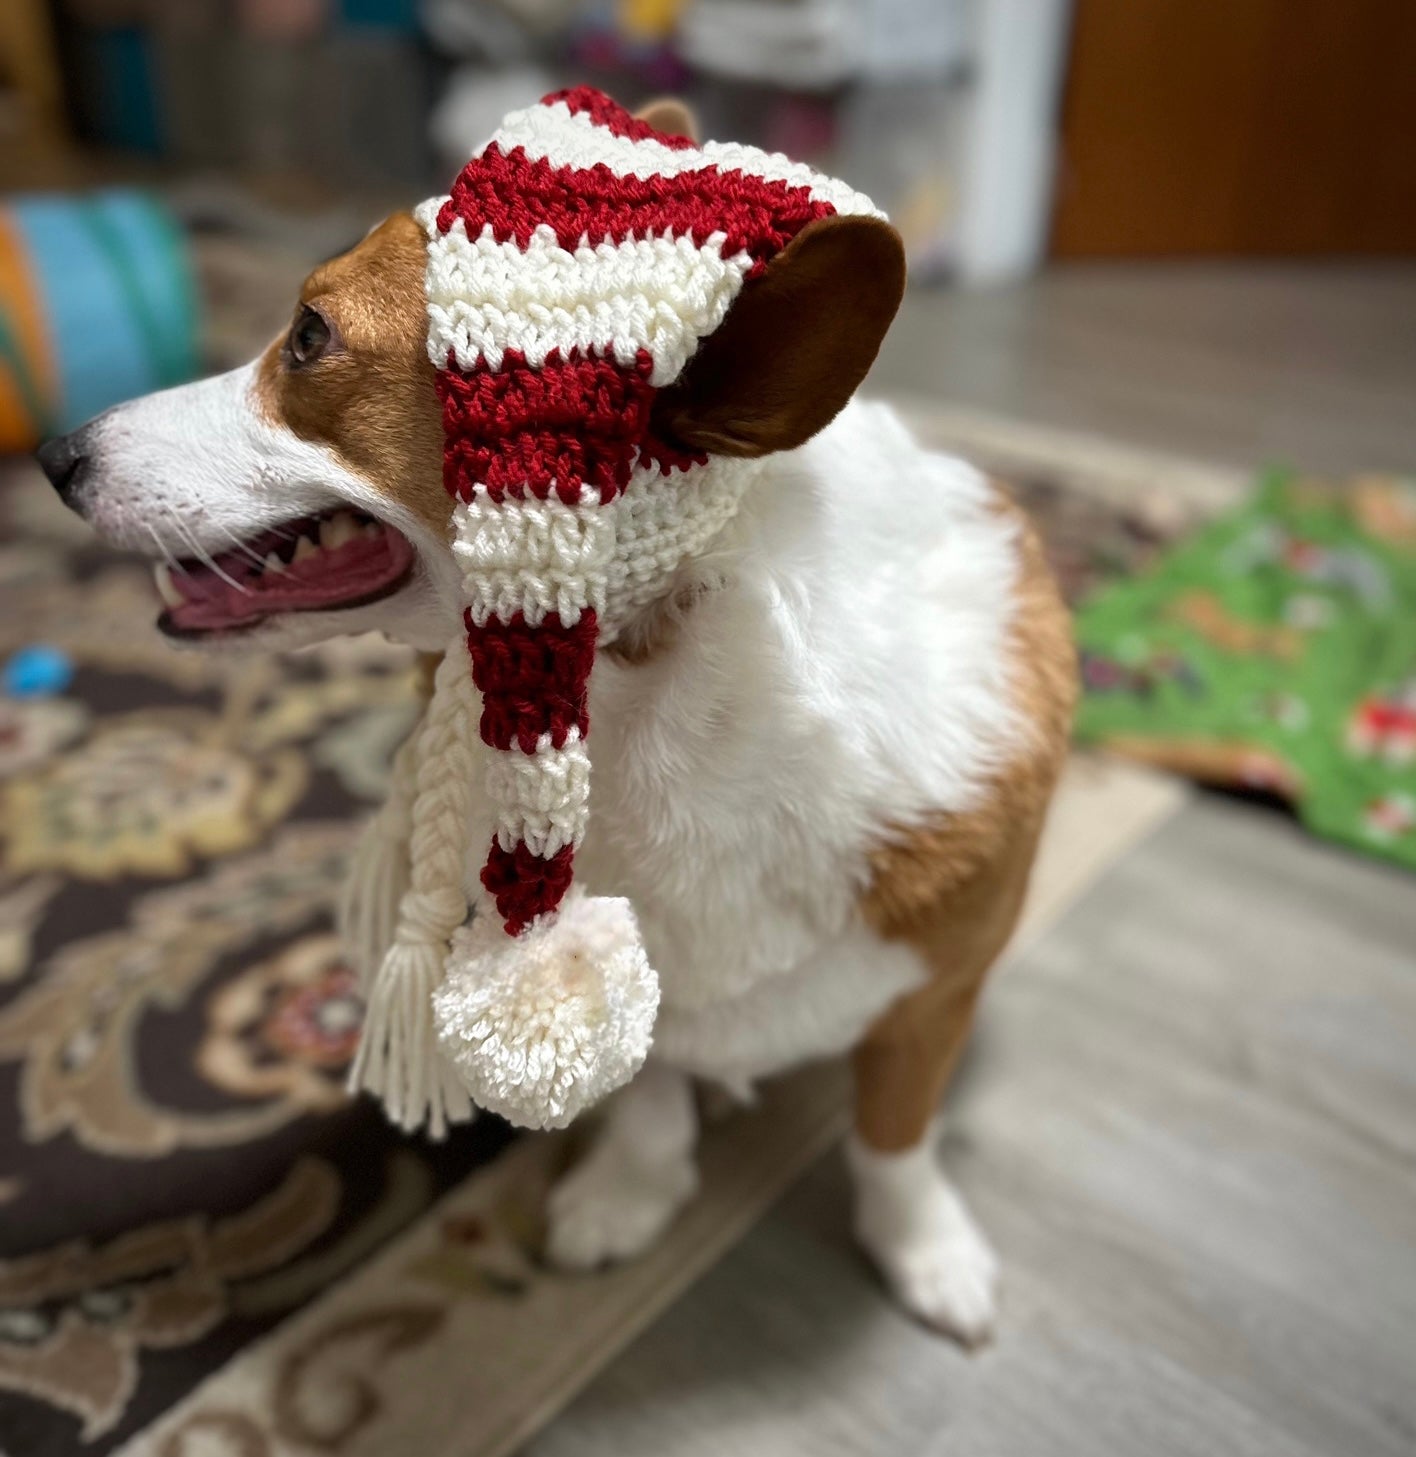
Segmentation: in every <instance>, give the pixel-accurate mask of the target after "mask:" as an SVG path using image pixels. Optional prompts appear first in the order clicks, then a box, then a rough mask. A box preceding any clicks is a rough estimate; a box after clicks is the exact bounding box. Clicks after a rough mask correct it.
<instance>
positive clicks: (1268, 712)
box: [1077, 472, 1416, 867]
mask: <svg viewBox="0 0 1416 1457" xmlns="http://www.w3.org/2000/svg"><path fill="white" fill-rule="evenodd" d="M1077 638H1078V642H1079V644H1080V647H1081V655H1082V675H1083V682H1084V684H1085V689H1086V692H1085V694H1084V697H1083V701H1082V705H1081V708H1080V710H1079V714H1078V722H1077V732H1078V737H1079V738H1080V739H1081V740H1082V741H1083V742H1090V743H1099V744H1105V745H1107V746H1109V747H1111V748H1113V749H1115V750H1117V751H1118V752H1121V753H1124V754H1127V755H1129V756H1131V757H1133V758H1138V759H1142V760H1144V761H1146V762H1148V763H1153V764H1158V765H1162V766H1165V767H1167V768H1171V769H1175V770H1178V771H1180V772H1182V773H1186V774H1189V775H1191V776H1192V777H1194V778H1197V779H1201V780H1204V781H1207V782H1210V783H1214V784H1221V785H1226V786H1232V787H1241V788H1246V789H1251V790H1261V791H1265V792H1269V793H1273V794H1277V795H1279V796H1281V797H1282V798H1284V799H1286V800H1288V801H1290V802H1291V803H1292V804H1293V806H1294V808H1295V809H1296V811H1297V812H1298V814H1299V815H1300V816H1301V817H1302V819H1303V821H1304V823H1305V824H1307V825H1308V827H1309V828H1310V829H1312V830H1313V831H1314V832H1315V833H1317V834H1321V835H1326V836H1329V837H1330V838H1332V839H1335V840H1340V841H1342V842H1344V843H1345V844H1348V845H1353V846H1356V847H1358V848H1360V849H1362V850H1366V851H1369V852H1371V853H1373V854H1377V855H1382V856H1385V857H1387V858H1389V859H1392V860H1396V861H1399V862H1400V863H1402V864H1405V865H1409V866H1412V867H1416V481H1413V480H1407V479H1402V478H1398V477H1392V476H1359V477H1355V478H1353V479H1350V480H1347V481H1343V482H1337V483H1334V482H1328V481H1319V480H1315V479H1313V478H1311V477H1307V476H1299V475H1295V474H1291V473H1284V472H1272V473H1270V474H1269V475H1268V476H1267V477H1266V478H1265V479H1264V480H1263V481H1262V482H1261V484H1260V487H1259V490H1258V491H1257V492H1256V494H1255V496H1254V498H1253V500H1252V501H1251V502H1249V503H1248V504H1246V505H1245V506H1243V507H1241V508H1240V509H1238V510H1236V511H1234V512H1232V513H1230V514H1228V515H1226V516H1224V517H1223V518H1221V519H1220V520H1217V521H1215V522H1213V523H1212V524H1211V525H1209V526H1208V527H1206V528H1205V529H1203V530H1202V531H1200V532H1199V533H1198V534H1197V535H1196V536H1195V537H1193V538H1191V539H1190V540H1189V541H1187V542H1185V543H1184V544H1183V545H1181V546H1178V547H1176V548H1175V549H1174V550H1172V551H1171V552H1170V553H1168V554H1167V555H1166V556H1165V557H1163V558H1162V560H1161V561H1160V562H1159V563H1158V564H1157V565H1156V566H1155V567H1154V568H1153V569H1152V570H1150V571H1149V572H1147V573H1145V574H1144V575H1141V576H1137V577H1132V578H1128V579H1125V580H1122V581H1119V582H1115V583H1113V584H1112V585H1110V586H1107V587H1105V588H1103V589H1102V590H1101V591H1099V592H1098V593H1097V594H1096V595H1094V596H1093V597H1091V598H1090V599H1088V600H1087V601H1086V602H1085V603H1084V604H1083V606H1082V607H1081V608H1080V610H1079V612H1078V614H1077Z"/></svg>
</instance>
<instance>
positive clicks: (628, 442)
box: [437, 350, 655, 506]
mask: <svg viewBox="0 0 1416 1457" xmlns="http://www.w3.org/2000/svg"><path fill="white" fill-rule="evenodd" d="M653 368H654V361H653V359H652V358H651V357H650V355H649V354H648V352H647V351H645V350H640V351H639V356H638V359H637V360H636V363H635V364H634V365H633V366H632V367H630V368H627V369H626V368H624V367H623V366H621V365H619V364H617V363H616V362H615V360H614V359H612V358H610V359H602V358H598V357H594V356H592V357H589V358H586V357H584V356H582V355H581V354H580V352H579V351H578V350H577V351H575V352H574V354H573V356H572V357H571V358H569V359H562V358H561V356H560V353H559V351H558V350H552V351H551V353H550V354H548V355H547V356H546V362H545V364H544V365H543V366H542V367H541V368H540V369H536V368H533V367H532V366H531V365H529V364H528V363H527V362H526V357H525V355H523V354H521V353H520V352H519V351H516V350H507V352H506V355H505V357H504V359H503V360H502V367H501V368H500V369H499V370H491V369H488V368H485V367H480V368H477V369H473V370H469V371H467V372H465V373H464V372H463V371H462V370H459V369H457V368H456V367H455V365H454V363H453V361H452V360H451V359H449V361H448V367H447V369H445V370H440V371H439V372H438V375H437V389H438V399H439V400H440V401H441V403H442V410H443V433H444V439H445V445H444V451H443V484H444V485H445V486H446V488H447V490H448V493H449V495H452V496H456V497H457V498H458V499H460V500H463V501H467V500H470V499H471V497H472V492H473V488H474V487H475V486H478V485H484V486H486V487H487V491H488V494H489V495H490V496H491V498H492V500H494V501H496V502H498V503H500V502H501V501H502V500H503V499H504V498H505V497H507V496H511V497H512V498H513V499H518V500H519V499H521V498H523V497H524V496H526V495H531V496H534V497H536V498H537V499H538V500H545V499H546V497H547V496H549V495H550V493H551V491H552V490H554V491H555V493H556V495H557V496H559V497H560V499H561V500H562V501H564V502H565V504H566V505H568V506H569V505H574V504H575V503H576V502H577V501H578V500H579V499H580V488H581V486H582V485H583V484H586V483H588V484H590V485H592V486H595V487H597V488H598V489H599V491H600V494H601V498H602V500H606V501H609V500H612V499H613V498H614V497H615V496H617V495H618V494H619V493H620V492H621V491H622V490H623V489H624V488H625V486H626V485H628V484H629V476H630V471H631V470H632V469H633V467H634V460H635V456H636V454H637V451H638V446H639V442H640V441H641V440H642V439H644V438H645V437H646V436H647V434H648V432H649V410H650V406H651V405H652V403H653V398H654V393H655V392H654V387H653V386H652V385H651V384H650V383H649V376H650V373H651V372H652V370H653Z"/></svg>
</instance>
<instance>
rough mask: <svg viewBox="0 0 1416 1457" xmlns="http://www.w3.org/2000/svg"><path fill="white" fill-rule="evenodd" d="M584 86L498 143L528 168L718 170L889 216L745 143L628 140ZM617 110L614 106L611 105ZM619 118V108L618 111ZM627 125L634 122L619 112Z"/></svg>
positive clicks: (654, 136) (549, 103) (532, 112)
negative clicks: (593, 107) (593, 104)
mask: <svg viewBox="0 0 1416 1457" xmlns="http://www.w3.org/2000/svg"><path fill="white" fill-rule="evenodd" d="M585 92H589V94H590V95H592V96H594V95H598V93H596V92H593V91H590V88H586V87H582V88H579V90H578V91H572V92H563V93H561V96H560V98H559V99H557V98H547V100H546V101H545V102H543V103H542V104H541V105H539V106H530V107H527V108H526V109H525V110H524V111H514V112H512V113H511V115H510V116H508V117H506V119H505V120H504V121H503V122H502V124H501V126H500V127H499V128H498V130H497V134H496V138H495V144H496V146H497V147H498V148H499V149H500V150H501V151H502V152H504V153H510V152H513V151H516V150H517V149H520V150H521V151H522V152H523V153H524V154H525V156H526V158H527V160H528V161H532V162H537V161H542V160H549V161H550V162H551V163H552V165H553V166H556V167H570V168H581V169H588V168H591V167H596V166H599V167H603V168H605V169H607V170H608V171H609V172H611V173H613V174H614V175H615V176H616V177H641V178H651V177H653V178H660V177H675V176H677V175H678V174H679V173H682V172H695V171H703V170H704V169H706V168H714V169H716V170H717V172H718V173H719V174H730V173H738V174H741V175H750V176H754V177H760V178H763V179H764V180H766V181H769V182H782V183H785V184H786V185H787V186H789V187H800V188H804V189H805V190H806V191H807V193H808V194H809V196H810V197H811V199H812V200H813V201H816V202H825V203H829V204H830V205H831V207H833V208H834V209H835V210H836V211H837V212H839V213H864V214H869V215H870V216H872V217H884V216H885V214H884V213H882V212H881V211H880V209H879V208H877V207H876V206H875V204H874V203H873V202H871V200H870V199H869V198H868V197H867V196H866V195H865V194H864V193H862V192H857V191H856V190H855V189H854V188H853V187H849V186H847V185H846V183H844V182H842V181H840V180H839V179H838V178H835V177H827V176H825V175H824V174H822V173H820V172H817V171H816V170H815V169H814V168H812V167H808V166H807V165H806V164H805V163H804V162H793V161H792V160H791V159H790V158H788V157H785V156H783V155H782V154H781V153H780V152H763V151H761V150H760V149H758V148H757V147H750V146H747V145H745V144H744V143H742V142H703V143H690V144H688V145H685V142H686V140H687V139H686V138H683V137H666V136H663V135H662V134H661V133H659V132H654V131H652V130H649V133H648V135H647V136H640V135H638V134H637V133H636V135H634V136H632V137H631V136H630V135H628V134H627V132H626V130H623V129H621V128H611V127H608V126H606V125H604V124H603V123H602V122H600V121H597V120H596V118H595V117H594V116H593V115H592V114H591V112H590V111H589V110H587V109H585V108H584V107H583V106H581V105H580V103H579V102H578V101H577V100H576V99H575V98H577V97H578V96H579V95H581V94H582V93H585ZM610 104H611V106H614V103H613V102H612V103H610ZM614 109H615V110H616V111H620V110H621V109H620V108H619V107H615V108H614ZM621 115H622V116H623V118H624V121H625V122H627V123H629V124H631V125H632V126H634V127H636V128H644V125H645V124H644V123H643V122H635V121H634V118H632V117H630V116H629V115H628V113H625V112H622V111H621Z"/></svg>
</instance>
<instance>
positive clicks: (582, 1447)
mask: <svg viewBox="0 0 1416 1457" xmlns="http://www.w3.org/2000/svg"><path fill="white" fill-rule="evenodd" d="M943 1156H944V1158H945V1160H946V1162H947V1164H948V1165H949V1167H950V1168H951V1170H952V1171H953V1173H954V1174H955V1176H956V1177H957V1179H958V1181H959V1182H960V1184H961V1185H962V1187H963V1189H964V1190H965V1193H966V1196H967V1197H968V1198H969V1200H970V1202H971V1203H972V1205H973V1207H974V1210H975V1212H976V1213H977V1214H978V1216H979V1218H980V1220H981V1221H982V1223H983V1225H984V1227H985V1228H986V1229H987V1230H988V1231H989V1232H990V1234H991V1235H992V1237H993V1239H994V1241H995V1243H996V1244H997V1246H998V1249H999V1251H1000V1254H1001V1256H1002V1260H1003V1266H1004V1270H1005V1290H1004V1303H1003V1312H1002V1318H1001V1323H1000V1329H999V1333H998V1338H997V1340H996V1342H995V1343H994V1345H993V1346H992V1347H991V1348H989V1349H987V1350H985V1351H983V1352H982V1353H980V1354H978V1355H974V1356H967V1355H964V1354H963V1353H961V1352H960V1351H959V1350H957V1349H956V1348H955V1347H953V1346H951V1345H949V1344H947V1343H945V1342H943V1341H940V1340H939V1339H937V1338H935V1337H933V1336H931V1335H929V1334H927V1333H926V1332H924V1331H923V1330H921V1329H919V1328H918V1327H916V1326H914V1325H913V1324H911V1323H910V1322H909V1321H908V1320H907V1319H905V1318H904V1317H903V1316H902V1315H900V1314H898V1313H897V1312H896V1311H895V1310H894V1309H893V1308H892V1307H891V1306H890V1305H889V1304H888V1302H887V1301H886V1300H885V1299H884V1297H883V1295H882V1294H881V1293H880V1291H879V1290H878V1288H877V1286H876V1282H875V1280H874V1278H873V1277H872V1275H871V1274H870V1272H869V1271H868V1270H867V1269H866V1268H865V1266H864V1264H863V1262H862V1261H861V1260H860V1259H859V1258H858V1257H857V1256H856V1254H855V1253H854V1251H853V1249H852V1247H851V1244H850V1240H849V1237H848V1231H847V1225H846V1221H847V1215H846V1211H847V1198H846V1195H847V1190H846V1187H845V1177H844V1171H843V1169H842V1167H841V1164H840V1161H839V1159H838V1158H836V1157H832V1158H831V1159H829V1160H828V1161H827V1162H826V1163H824V1164H822V1165H821V1166H819V1167H818V1168H817V1169H816V1170H815V1171H814V1173H813V1174H812V1175H811V1176H810V1177H809V1178H808V1179H807V1181H806V1182H805V1183H803V1184H802V1185H801V1186H799V1188H798V1189H797V1190H796V1191H795V1192H794V1193H793V1194H792V1195H790V1196H789V1197H788V1199H787V1200H786V1201H785V1202H784V1204H783V1205H782V1206H781V1207H779V1208H778V1209H777V1210H776V1211H775V1212H774V1213H773V1214H772V1215H770V1216H769V1217H768V1218H767V1219H766V1220H764V1221H763V1222H762V1223H761V1224H760V1225H759V1226H758V1227H757V1228H756V1230H754V1231H753V1233H752V1234H750V1235H749V1236H748V1238H747V1239H746V1241H745V1242H744V1243H743V1244H742V1245H741V1246H740V1247H739V1248H738V1249H737V1250H736V1251H735V1252H734V1253H732V1254H731V1255H729V1256H728V1257H727V1259H725V1260H724V1261H723V1262H722V1263H721V1264H720V1265H718V1266H717V1267H716V1268H715V1269H714V1270H713V1271H712V1272H710V1273H709V1274H708V1275H707V1276H706V1277H705V1278H704V1279H703V1280H702V1281H701V1282H700V1284H699V1285H697V1286H696V1287H695V1288H694V1289H693V1290H691V1291H690V1292H689V1294H688V1295H687V1296H686V1297H685V1298H684V1299H683V1300H681V1301H680V1302H679V1304H678V1305H677V1306H676V1307H674V1308H673V1309H672V1310H671V1311H670V1313H669V1314H668V1315H667V1316H666V1317H665V1318H664V1319H662V1320H661V1321H660V1322H659V1323H658V1325H656V1326H655V1327H653V1328H652V1329H651V1330H650V1331H649V1332H648V1333H647V1334H646V1335H644V1336H643V1337H641V1338H640V1340H639V1341H638V1342H637V1343H636V1344H635V1345H633V1346H632V1347H630V1349H629V1350H628V1351H627V1352H626V1353H625V1354H624V1355H623V1356H622V1357H621V1358H619V1359H618V1360H617V1361H616V1362H614V1363H613V1364H612V1365H611V1366H610V1367H609V1368H608V1369H607V1370H606V1371H605V1372H604V1373H603V1374H602V1375H601V1376H600V1377H599V1378H598V1379H597V1380H596V1382H595V1383H594V1384H593V1385H592V1386H591V1387H590V1388H589V1389H588V1390H587V1392H586V1393H585V1394H584V1395H582V1396H581V1397H580V1398H579V1399H578V1400H577V1401H576V1402H575V1403H574V1404H573V1405H572V1406H571V1407H570V1408H569V1409H568V1410H567V1411H566V1412H565V1413H564V1414H563V1415H562V1416H561V1417H560V1418H559V1420H557V1421H556V1422H555V1423H554V1424H553V1425H552V1426H551V1427H550V1428H549V1429H548V1430H547V1431H546V1432H545V1433H543V1435H542V1436H541V1437H540V1438H539V1439H538V1440H537V1441H536V1442H535V1443H534V1444H533V1445H532V1447H531V1449H530V1451H531V1453H533V1454H534V1457H661V1454H673V1457H720V1454H722V1453H724V1452H728V1453H738V1452H741V1453H750V1454H763V1457H830V1454H842V1457H844V1454H858V1453H901V1454H910V1457H915V1454H921V1457H924V1454H935V1453H940V1454H942V1453H949V1454H978V1457H985V1454H988V1457H992V1454H1000V1457H1013V1454H1017V1457H1023V1454H1027V1457H1046V1454H1052V1453H1057V1454H1063V1453H1065V1454H1076V1457H1110V1454H1115V1457H1136V1454H1139V1453H1145V1454H1147V1457H1170V1454H1177V1457H1178V1454H1194V1457H1214V1454H1217V1453H1223V1454H1226V1457H1227V1454H1244V1457H1250V1454H1253V1457H1257V1454H1266V1457H1267V1454H1280V1453H1302V1454H1312V1457H1319V1454H1328V1457H1367V1454H1372V1457H1377V1454H1382V1457H1397V1454H1410V1453H1411V1452H1412V1451H1416V895H1413V894H1412V884H1411V881H1410V878H1409V877H1408V876H1405V875H1403V874H1402V873H1400V872H1397V871H1395V870H1389V869H1386V868H1384V867H1381V866H1377V865H1374V864H1371V863H1369V862H1366V861H1363V860H1359V859H1357V858H1356V857H1355V856H1352V855H1350V854H1347V853H1345V852H1341V851H1337V850H1333V849H1330V848H1328V847H1325V846H1321V845H1318V844H1316V843H1314V842H1312V841H1310V840H1308V839H1307V838H1305V837H1304V836H1303V835H1302V834H1301V832H1299V831H1298V830H1297V829H1295V828H1294V827H1293V826H1292V825H1291V824H1290V823H1289V822H1288V821H1287V820H1286V819H1284V818H1282V817H1280V816H1278V815H1277V814H1275V813H1272V812H1267V811H1263V810H1257V809H1254V808H1251V807H1247V806H1242V805H1235V804H1232V803H1228V802H1224V801H1221V800H1219V799H1202V800H1200V801H1198V802H1197V803H1195V804H1194V805H1193V806H1192V807H1190V808H1187V809H1185V810H1182V811H1181V813H1180V814H1179V816H1178V817H1177V818H1175V819H1173V820H1172V821H1170V822H1169V824H1168V825H1167V826H1165V827H1163V828H1162V829H1161V830H1160V831H1158V833H1157V834H1156V835H1155V837H1154V838H1153V839H1152V840H1150V841H1149V842H1148V843H1147V844H1145V845H1144V846H1142V847H1141V848H1140V849H1139V850H1136V851H1134V852H1133V853H1132V854H1131V855H1130V856H1129V857H1127V858H1126V859H1125V860H1123V861H1122V862H1121V863H1120V865H1118V866H1117V867H1116V868H1114V869H1113V870H1112V871H1111V872H1110V873H1109V875H1108V876H1107V877H1106V878H1104V879H1103V880H1102V881H1101V882H1100V883H1099V884H1098V885H1097V886H1096V887H1095V888H1094V889H1093V890H1092V891H1091V893H1090V894H1089V895H1087V896H1086V897H1085V898H1084V899H1083V900H1082V902H1081V903H1080V904H1079V905H1078V906H1077V907H1076V908H1075V909H1074V910H1073V911H1072V912H1071V913H1070V914H1069V915H1068V916H1067V917H1066V918H1065V919H1064V920H1063V922H1062V923H1061V925H1060V926H1059V927H1057V928H1056V929H1054V930H1053V931H1052V932H1051V933H1049V934H1048V935H1046V936H1044V937H1043V938H1042V940H1041V941H1040V942H1039V943H1038V944H1037V945H1036V946H1034V947H1033V948H1032V949H1031V950H1030V951H1028V952H1026V953H1024V954H1023V955H1022V956H1021V957H1020V958H1019V959H1018V960H1017V961H1016V962H1014V963H1013V964H1011V965H1010V966H1008V967H1007V968H1006V969H1005V971H1004V972H1003V974H1002V976H1001V977H1000V978H999V981H998V983H997V985H996V986H995V987H994V988H993V992H992V996H991V1000H990V1002H989V1004H988V1006H987V1010H986V1013H985V1017H984V1020H983V1028H982V1033H981V1036H980V1037H979V1039H978V1041H977V1044H976V1046H975V1049H974V1051H973V1054H972V1057H971V1059H970V1062H969V1064H968V1066H967V1068H966V1070H965V1075H964V1077H963V1079H962V1082H961V1084H960V1086H959V1087H958V1089H957V1091H956V1096H955V1097H954V1099H953V1101H952V1106H951V1113H950V1119H949V1132H948V1135H947V1137H946V1139H945V1143H944V1146H943Z"/></svg>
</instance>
